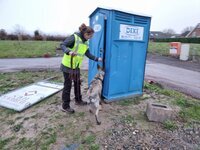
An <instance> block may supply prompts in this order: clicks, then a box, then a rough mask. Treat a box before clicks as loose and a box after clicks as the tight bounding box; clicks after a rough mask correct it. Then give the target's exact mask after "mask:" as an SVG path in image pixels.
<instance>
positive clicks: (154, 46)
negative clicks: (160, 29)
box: [148, 42, 200, 56]
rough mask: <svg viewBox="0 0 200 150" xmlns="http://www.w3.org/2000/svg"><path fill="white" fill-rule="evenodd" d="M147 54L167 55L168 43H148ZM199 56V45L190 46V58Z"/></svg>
mask: <svg viewBox="0 0 200 150" xmlns="http://www.w3.org/2000/svg"><path fill="white" fill-rule="evenodd" d="M148 52H150V53H158V54H161V55H165V56H167V55H169V43H161V42H149V46H148ZM192 55H196V56H200V44H190V56H192Z"/></svg>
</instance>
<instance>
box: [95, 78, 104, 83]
mask: <svg viewBox="0 0 200 150" xmlns="http://www.w3.org/2000/svg"><path fill="white" fill-rule="evenodd" d="M95 79H99V80H100V81H101V82H103V80H102V79H101V78H99V77H95Z"/></svg>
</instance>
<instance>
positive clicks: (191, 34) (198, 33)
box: [185, 23, 200, 37]
mask: <svg viewBox="0 0 200 150" xmlns="http://www.w3.org/2000/svg"><path fill="white" fill-rule="evenodd" d="M185 37H200V23H198V24H197V26H196V27H195V28H194V29H193V30H192V31H190V32H189V33H188V34H187V35H186V36H185Z"/></svg>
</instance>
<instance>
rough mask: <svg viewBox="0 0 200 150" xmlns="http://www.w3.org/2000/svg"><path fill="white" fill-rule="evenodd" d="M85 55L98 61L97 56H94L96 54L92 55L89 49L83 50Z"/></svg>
mask: <svg viewBox="0 0 200 150" xmlns="http://www.w3.org/2000/svg"><path fill="white" fill-rule="evenodd" d="M85 56H87V57H88V58H89V59H92V60H94V61H99V58H98V57H96V56H94V55H92V54H91V53H90V50H89V49H87V51H86V52H85Z"/></svg>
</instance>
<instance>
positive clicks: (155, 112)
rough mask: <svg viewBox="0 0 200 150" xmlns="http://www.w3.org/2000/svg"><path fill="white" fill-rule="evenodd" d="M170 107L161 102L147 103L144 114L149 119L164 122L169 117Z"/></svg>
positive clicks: (170, 114) (170, 113)
mask: <svg viewBox="0 0 200 150" xmlns="http://www.w3.org/2000/svg"><path fill="white" fill-rule="evenodd" d="M172 112H173V111H172V109H171V108H170V107H169V106H167V105H163V104H157V103H148V104H147V109H146V115H147V117H148V119H149V120H150V121H155V122H164V121H166V120H168V119H171V116H172Z"/></svg>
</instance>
